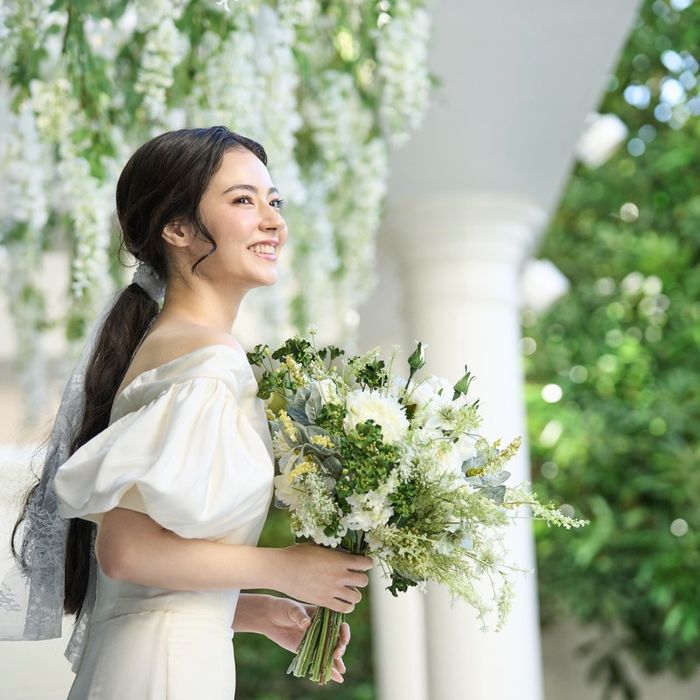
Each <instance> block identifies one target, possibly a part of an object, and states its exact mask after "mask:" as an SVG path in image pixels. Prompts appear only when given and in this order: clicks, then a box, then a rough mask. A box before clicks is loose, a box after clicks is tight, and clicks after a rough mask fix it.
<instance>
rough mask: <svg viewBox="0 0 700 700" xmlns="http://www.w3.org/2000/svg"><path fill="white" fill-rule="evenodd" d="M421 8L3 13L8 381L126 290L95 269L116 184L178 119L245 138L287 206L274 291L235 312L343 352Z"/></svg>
mask: <svg viewBox="0 0 700 700" xmlns="http://www.w3.org/2000/svg"><path fill="white" fill-rule="evenodd" d="M428 2H429V0H376V1H373V2H364V1H362V2H361V1H360V0H352V1H351V2H345V1H341V0H331V1H330V2H326V3H324V4H323V10H322V9H321V3H320V2H319V0H275V1H274V2H273V1H272V0H248V1H245V2H244V1H243V0H237V1H236V2H233V1H230V2H216V1H215V0H204V1H202V0H144V1H143V2H138V3H136V2H127V3H89V2H88V3H77V2H74V1H71V0H52V1H51V2H49V0H40V1H37V2H32V3H27V2H21V1H20V0H8V2H5V3H3V7H2V8H1V9H0V37H1V38H2V46H1V47H0V66H1V67H2V68H3V69H4V70H3V71H2V72H3V74H4V75H6V76H8V78H7V79H5V80H4V82H3V81H1V80H0V91H3V92H5V93H6V94H7V95H8V101H9V103H10V105H11V113H12V114H11V118H9V119H8V120H7V122H8V123H9V126H10V128H9V129H8V130H7V132H6V134H5V135H3V136H2V137H0V138H1V139H2V140H1V141H0V163H2V172H0V179H1V180H2V182H3V184H4V185H6V191H7V195H6V199H5V200H4V206H3V211H0V257H2V258H3V259H6V258H8V257H9V259H11V260H12V261H13V265H12V277H13V280H12V284H9V285H5V288H6V289H9V290H10V296H11V308H12V313H13V316H14V318H15V322H16V325H17V328H18V334H19V335H21V337H22V338H23V340H21V347H20V348H19V354H20V356H21V357H22V358H23V360H24V364H23V368H22V372H23V374H24V375H25V378H26V381H27V382H31V381H34V382H36V381H37V379H36V377H37V376H39V377H41V373H39V374H38V375H37V372H36V363H37V361H38V360H37V359H36V358H38V357H39V355H40V342H39V341H40V338H41V334H42V332H43V330H44V329H45V328H47V327H50V326H51V325H55V324H58V325H63V326H65V327H66V328H67V335H68V338H69V339H70V340H71V341H76V345H77V342H78V341H80V340H81V339H82V337H83V334H84V332H85V329H86V326H87V324H88V323H89V322H90V320H91V319H92V318H93V317H94V315H95V314H96V312H97V310H98V309H99V308H100V306H101V305H102V303H103V302H104V301H105V298H106V295H107V294H108V293H109V292H111V290H112V289H113V288H114V287H115V286H121V285H122V284H124V283H125V282H126V280H125V279H122V278H121V276H120V275H121V274H123V273H120V272H118V271H117V268H118V266H116V265H113V264H112V263H113V261H112V258H111V256H112V255H114V253H113V252H112V249H113V248H115V247H116V246H113V245H112V244H113V242H114V241H115V237H116V234H115V232H114V230H113V228H112V221H111V217H112V212H113V197H114V189H115V186H116V179H117V177H118V175H119V172H120V170H121V167H123V164H124V162H125V161H126V158H127V157H128V155H129V154H130V153H131V152H133V150H134V149H135V148H136V147H137V146H138V145H139V144H141V143H143V141H145V140H146V139H148V138H150V137H151V136H152V135H154V134H156V133H159V132H162V131H164V130H167V129H171V128H180V127H183V126H201V125H206V124H225V125H226V126H228V127H229V128H231V129H232V130H234V131H237V132H239V133H241V134H244V135H246V136H249V137H251V138H254V139H256V140H258V141H260V142H261V143H262V144H263V145H264V146H265V149H266V151H267V152H268V156H269V168H270V172H271V174H272V177H273V179H274V180H275V182H276V184H277V186H278V187H279V189H280V190H281V192H282V193H283V195H284V196H285V198H286V199H287V201H288V203H289V206H288V208H287V210H286V216H287V220H288V223H289V229H290V234H291V235H290V239H289V245H288V247H287V250H288V255H287V256H285V260H281V261H280V265H281V269H280V273H281V274H280V279H279V282H278V284H276V285H274V286H273V287H270V288H265V289H261V290H256V292H255V294H253V295H251V299H250V302H249V303H247V305H246V306H247V308H248V309H249V311H250V312H251V317H252V318H256V319H265V320H264V321H263V323H265V324H266V325H265V326H264V327H261V328H259V329H256V330H257V332H258V334H259V335H260V337H261V338H264V339H265V340H266V341H268V342H275V341H278V340H279V339H280V338H282V337H284V336H286V335H289V334H290V333H292V332H294V331H299V330H301V329H303V328H305V327H306V325H307V324H308V322H309V321H310V320H311V319H314V320H316V321H317V322H319V323H321V324H322V325H323V327H324V328H326V327H328V328H333V331H332V334H333V335H334V337H335V339H336V340H341V341H343V342H352V338H353V336H354V334H355V332H356V321H357V311H356V309H357V307H358V305H359V304H361V303H362V302H363V301H364V299H366V297H367V295H368V294H369V292H370V291H371V289H372V287H373V284H374V274H375V273H374V239H375V234H376V231H377V228H378V225H379V222H380V218H381V211H382V205H383V201H384V197H385V194H386V184H387V175H388V153H389V148H390V147H391V146H394V145H397V144H400V143H403V142H404V141H405V140H406V139H407V137H408V134H409V133H410V131H411V129H414V128H416V127H417V126H418V125H419V124H420V122H421V119H422V116H423V114H424V113H425V111H426V107H427V101H428V94H429V86H430V80H429V74H428V68H427V63H426V56H427V42H428V39H429V33H430V16H429V13H428V11H427V4H428ZM358 173H362V176H361V177H358ZM45 183H59V184H60V186H56V185H55V186H53V187H48V188H47V187H46V186H45ZM47 193H48V194H47ZM56 246H64V247H68V249H69V257H70V285H69V289H68V290H67V293H68V295H69V301H70V303H69V312H68V316H67V317H66V318H63V319H47V318H46V314H45V312H44V311H43V309H44V307H45V300H44V292H43V291H42V290H41V289H40V287H39V286H38V285H37V284H36V283H35V281H34V280H33V278H32V274H33V273H34V274H35V271H36V268H37V267H38V266H39V264H40V262H41V259H42V255H43V253H44V252H45V251H47V250H50V249H52V248H54V247H56ZM299 280H303V284H301V283H300V282H299ZM334 322H335V323H336V325H335V326H334V325H333V324H334ZM27 324H28V325H27ZM20 325H21V329H20ZM330 339H331V338H329V340H330ZM76 351H77V347H74V348H73V349H72V352H76ZM32 358H34V359H32ZM24 368H26V371H25V369H24ZM30 368H31V369H30ZM33 377H34V379H32V378H33ZM39 381H42V380H41V379H39ZM44 384H45V382H44ZM30 393H32V392H30ZM33 395H34V396H35V397H37V398H36V401H37V402H38V403H37V405H39V404H40V403H41V402H42V394H41V391H40V389H38V388H35V390H34V391H33ZM43 400H45V397H44V399H43Z"/></svg>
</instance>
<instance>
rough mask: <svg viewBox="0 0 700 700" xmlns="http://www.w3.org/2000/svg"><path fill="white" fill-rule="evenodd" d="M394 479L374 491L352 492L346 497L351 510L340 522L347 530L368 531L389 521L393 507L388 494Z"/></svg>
mask: <svg viewBox="0 0 700 700" xmlns="http://www.w3.org/2000/svg"><path fill="white" fill-rule="evenodd" d="M395 481H396V479H390V480H389V481H387V482H385V483H384V484H382V485H381V486H380V487H379V488H377V489H376V490H374V491H368V492H367V493H359V494H357V493H356V494H353V495H352V496H348V497H347V502H348V503H349V504H350V507H351V509H352V510H351V511H350V513H348V514H347V515H346V516H344V517H343V519H342V523H343V525H345V526H346V527H347V529H348V530H362V531H363V532H369V531H371V530H376V529H377V528H379V527H382V525H386V524H387V523H388V522H389V518H391V516H392V515H393V514H394V508H393V506H392V505H391V502H390V501H389V494H390V493H391V492H392V491H393V490H394V488H395Z"/></svg>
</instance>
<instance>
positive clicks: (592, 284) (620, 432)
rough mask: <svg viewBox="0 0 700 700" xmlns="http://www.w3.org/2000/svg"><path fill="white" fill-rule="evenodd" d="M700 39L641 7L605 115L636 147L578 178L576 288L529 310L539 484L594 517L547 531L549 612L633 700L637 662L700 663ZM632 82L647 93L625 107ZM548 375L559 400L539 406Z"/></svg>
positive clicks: (567, 209)
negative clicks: (584, 634)
mask: <svg viewBox="0 0 700 700" xmlns="http://www.w3.org/2000/svg"><path fill="white" fill-rule="evenodd" d="M698 46H700V6H698V4H697V3H695V4H691V5H690V6H689V7H687V9H685V10H683V11H682V12H680V11H676V10H674V9H673V8H672V7H670V6H669V5H667V4H666V3H663V2H650V1H649V2H646V3H645V4H644V6H643V11H642V13H641V17H640V19H639V21H638V23H637V25H636V27H635V28H634V30H633V32H632V35H631V38H630V41H629V44H628V46H627V47H626V49H625V51H624V54H623V56H622V59H621V62H620V64H619V67H618V69H617V73H616V76H615V77H614V79H612V82H611V85H610V89H609V92H608V94H607V95H606V96H605V98H604V100H603V103H602V106H601V108H600V111H601V112H605V113H608V112H613V113H615V114H617V115H619V116H620V118H622V120H623V121H624V122H625V124H626V125H627V127H628V128H629V132H630V134H629V139H630V140H629V143H628V148H626V149H625V148H624V147H623V149H622V150H621V151H620V152H619V153H618V154H617V155H616V156H615V157H613V158H612V159H611V160H610V161H608V162H607V163H606V164H605V165H604V166H602V167H601V168H599V169H597V170H593V171H591V170H588V169H586V168H585V167H579V168H577V170H576V171H575V173H574V175H573V178H572V180H571V182H570V183H569V186H568V188H567V190H566V193H565V196H564V200H563V202H562V205H561V207H560V209H559V211H558V213H557V215H556V217H555V219H554V221H553V224H552V226H551V229H550V231H549V234H548V236H547V238H546V240H545V243H544V248H543V250H542V251H541V253H540V254H541V256H542V257H546V258H549V259H551V260H553V261H554V262H555V263H556V264H557V265H558V266H559V267H560V268H561V270H562V271H563V272H564V274H565V275H566V276H567V277H568V278H569V280H570V281H571V292H570V293H569V295H568V296H567V297H566V298H564V299H562V300H561V301H560V302H559V303H558V304H557V305H555V307H553V308H552V309H551V310H550V311H549V312H548V313H547V314H546V315H544V316H542V317H540V318H536V317H534V316H533V314H531V313H529V314H526V315H525V318H524V322H525V326H526V328H525V335H527V336H530V337H531V338H532V339H533V340H534V341H535V343H536V346H537V350H536V351H535V352H534V354H531V355H529V356H528V357H527V358H526V361H527V376H528V382H529V392H528V414H529V417H530V418H529V420H530V425H529V429H530V435H531V440H530V443H531V446H532V454H533V462H534V464H533V467H534V473H535V478H536V482H537V490H538V492H539V493H541V494H542V496H543V497H545V498H553V499H556V500H559V501H566V502H569V503H573V502H576V503H577V504H578V506H580V507H581V510H582V512H583V513H585V514H586V515H589V516H590V517H591V520H592V523H593V524H592V525H591V526H590V527H589V528H585V529H584V530H583V531H581V532H580V533H578V534H577V536H576V537H575V538H567V537H564V536H562V535H563V533H561V532H559V531H558V530H557V529H556V528H544V527H543V528H540V530H539V534H538V554H539V564H540V567H539V572H540V573H539V579H540V591H541V603H542V609H543V613H544V615H545V619H551V618H552V617H554V616H556V615H561V614H567V615H574V616H575V617H577V618H578V619H579V620H580V621H582V622H583V623H586V624H592V625H594V627H597V628H598V629H599V630H600V639H599V640H598V642H597V643H596V644H592V645H590V646H589V649H590V650H591V651H594V653H596V654H597V655H596V656H595V658H594V659H593V662H594V664H593V666H592V673H593V674H594V677H595V678H596V679H597V680H598V681H599V682H601V683H602V684H603V686H604V690H605V692H610V693H614V694H615V696H617V693H619V694H620V697H635V690H634V687H633V683H632V682H631V680H630V678H629V677H628V673H627V668H628V666H627V664H626V663H625V657H626V656H630V655H631V656H632V657H633V658H634V659H636V661H638V662H639V663H640V664H641V665H642V666H643V668H644V669H645V670H646V671H647V672H650V673H656V672H665V671H669V670H670V671H675V672H676V673H678V674H680V675H681V676H687V675H689V674H691V673H693V672H695V671H697V669H698V662H699V660H700V597H699V596H698V583H697V582H698V580H699V579H700V469H699V467H700V352H699V351H698V348H700V171H698V169H697V167H696V166H697V163H698V162H700V116H698V115H699V114H700V94H699V92H698V87H697V79H698V73H699V70H698V55H697V48H698ZM671 81H675V82H671ZM664 85H666V86H667V87H666V88H664ZM628 86H637V87H638V88H642V93H641V94H642V97H643V96H644V90H645V89H648V90H649V93H648V94H649V97H650V100H649V102H648V104H647V105H645V104H644V102H643V100H642V101H639V102H637V104H638V106H633V105H632V104H628V102H627V101H626V100H625V98H624V93H625V90H626V89H627V88H628ZM669 86H671V87H674V88H675V87H679V86H681V90H680V91H679V96H680V99H679V101H678V102H677V103H676V104H675V105H670V104H669V103H668V101H662V100H661V99H660V96H659V95H660V91H661V90H664V89H666V90H669V89H670V88H669ZM682 86H685V87H682ZM627 94H628V98H629V97H630V93H627ZM635 94H636V93H632V98H634V97H635ZM633 101H634V100H633ZM633 153H634V154H639V155H632V154H633ZM528 344H529V346H530V347H533V344H532V343H531V342H530V343H528ZM528 344H526V347H527V345H528ZM549 383H556V384H558V385H559V386H560V387H561V389H562V390H563V398H562V400H560V401H559V402H556V403H547V402H546V401H544V400H543V398H542V395H541V392H540V390H541V388H542V386H543V385H545V384H549ZM559 433H560V434H559ZM555 477H556V478H555ZM611 696H612V695H607V696H606V697H611Z"/></svg>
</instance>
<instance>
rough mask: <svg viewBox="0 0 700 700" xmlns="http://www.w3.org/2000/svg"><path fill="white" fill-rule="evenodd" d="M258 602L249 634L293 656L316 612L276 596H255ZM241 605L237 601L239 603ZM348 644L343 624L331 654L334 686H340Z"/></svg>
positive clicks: (314, 608) (345, 623) (347, 626)
mask: <svg viewBox="0 0 700 700" xmlns="http://www.w3.org/2000/svg"><path fill="white" fill-rule="evenodd" d="M256 598H259V599H260V600H258V601H257V602H258V605H256V608H257V615H256V629H254V630H253V629H250V630H248V631H251V632H252V631H255V632H259V633H260V634H264V635H265V636H266V637H267V638H268V639H271V640H272V641H273V642H275V644H277V645H279V646H281V647H282V648H283V649H287V651H292V652H296V650H297V649H298V648H299V644H300V643H301V639H302V637H303V636H304V633H305V632H306V630H307V629H308V627H309V625H310V624H311V617H312V616H313V615H314V613H315V612H316V610H317V608H316V606H315V605H304V604H303V603H299V602H298V601H296V600H291V599H290V598H278V597H276V596H264V602H263V600H262V598H263V596H256ZM240 602H241V601H239V603H240ZM349 641H350V625H348V623H347V622H343V624H342V625H341V626H340V636H339V638H338V644H337V645H336V648H335V652H334V653H333V669H332V671H331V679H332V680H334V681H336V682H337V683H342V682H343V674H344V673H345V664H344V663H343V654H344V653H345V649H346V648H347V646H348V642H349Z"/></svg>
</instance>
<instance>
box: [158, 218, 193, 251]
mask: <svg viewBox="0 0 700 700" xmlns="http://www.w3.org/2000/svg"><path fill="white" fill-rule="evenodd" d="M161 236H163V239H164V240H166V241H167V242H168V243H170V244H171V245H174V246H177V247H178V248H185V247H187V246H188V245H190V243H191V242H192V240H193V238H194V237H193V236H192V232H191V230H190V227H189V226H187V225H186V224H183V223H182V222H181V221H179V220H174V221H170V222H169V223H167V224H165V226H164V227H163V232H162V233H161Z"/></svg>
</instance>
